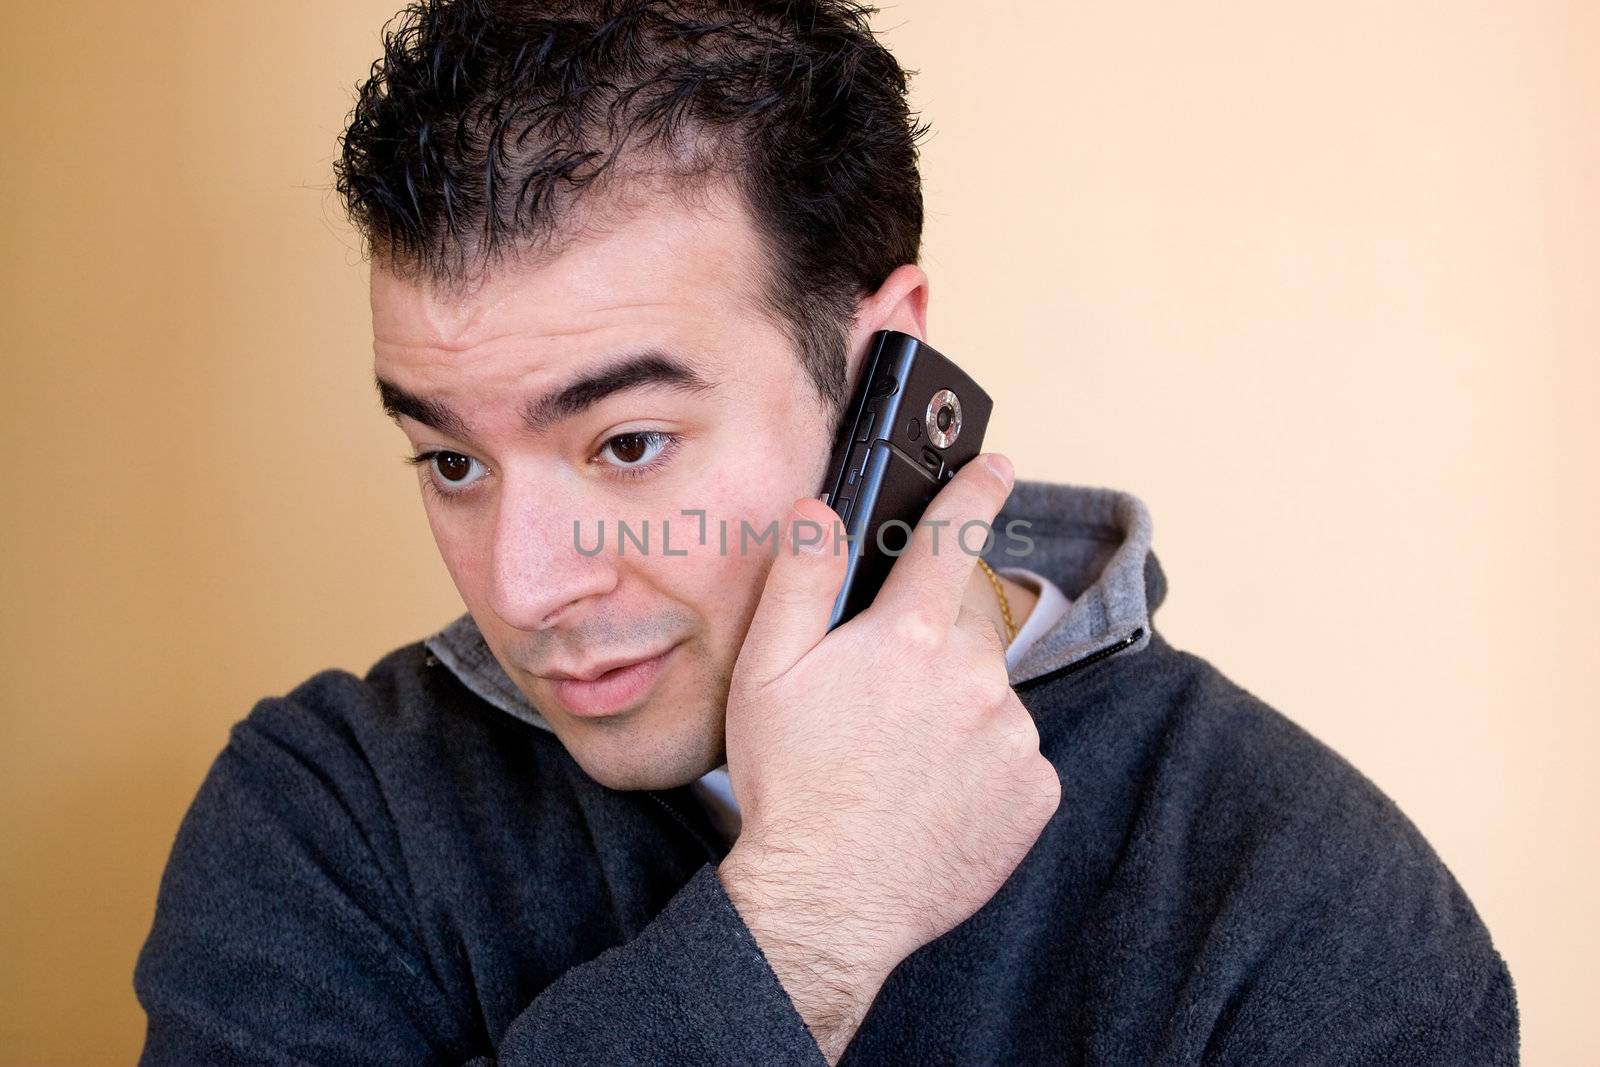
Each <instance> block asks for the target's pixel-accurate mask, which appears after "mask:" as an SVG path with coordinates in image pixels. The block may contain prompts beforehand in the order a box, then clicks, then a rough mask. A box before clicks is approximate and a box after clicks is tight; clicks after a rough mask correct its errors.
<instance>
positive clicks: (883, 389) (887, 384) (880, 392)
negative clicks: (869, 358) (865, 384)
mask: <svg viewBox="0 0 1600 1067" xmlns="http://www.w3.org/2000/svg"><path fill="white" fill-rule="evenodd" d="M899 388H900V383H899V382H897V381H895V379H894V375H892V374H890V373H888V372H887V371H886V372H884V373H883V374H880V375H878V380H877V381H875V382H873V383H872V393H871V395H872V396H873V397H874V398H878V397H885V396H893V395H894V393H895V390H896V389H899Z"/></svg>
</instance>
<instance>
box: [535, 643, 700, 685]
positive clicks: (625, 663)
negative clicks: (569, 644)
mask: <svg viewBox="0 0 1600 1067" xmlns="http://www.w3.org/2000/svg"><path fill="white" fill-rule="evenodd" d="M671 650H672V648H671V646H668V647H667V648H664V649H661V650H659V651H656V652H647V653H646V654H644V655H642V656H612V657H611V658H610V659H603V660H596V661H595V662H594V663H593V664H592V665H590V666H588V667H584V668H581V669H577V670H571V671H544V672H543V673H541V674H540V677H541V678H549V679H550V680H551V681H566V682H592V681H594V680H595V679H597V678H599V677H600V676H601V675H602V674H606V673H608V672H610V671H614V670H617V669H618V668H620V667H630V666H632V665H634V664H636V663H643V662H645V661H646V660H651V659H655V658H656V657H657V656H659V655H661V654H662V653H664V652H670V651H671Z"/></svg>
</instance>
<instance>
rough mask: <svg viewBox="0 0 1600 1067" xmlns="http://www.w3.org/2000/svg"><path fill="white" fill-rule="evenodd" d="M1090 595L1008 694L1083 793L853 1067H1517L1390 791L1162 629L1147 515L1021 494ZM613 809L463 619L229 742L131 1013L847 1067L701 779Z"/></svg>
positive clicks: (1491, 978) (284, 702)
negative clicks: (765, 936) (810, 1023)
mask: <svg viewBox="0 0 1600 1067" xmlns="http://www.w3.org/2000/svg"><path fill="white" fill-rule="evenodd" d="M1013 519H1020V520H1023V521H1025V522H1026V523H1028V524H1029V525H1028V527H1027V528H1026V534H1027V536H1028V537H1029V538H1031V539H1032V541H1033V546H1032V551H1031V552H1029V553H1028V554H1027V555H1026V556H1022V557H1019V556H1015V555H1007V554H1005V553H1006V550H1008V549H1011V550H1015V549H1016V548H1017V547H1018V546H1017V542H1016V541H1014V540H1011V539H998V538H997V539H996V543H995V545H994V549H993V552H992V554H991V555H990V556H989V562H990V563H991V564H993V565H994V566H996V567H997V568H1004V567H1008V566H1023V567H1027V568H1028V569H1030V570H1033V571H1036V572H1038V573H1040V574H1042V575H1044V576H1046V577H1048V578H1049V580H1050V581H1052V582H1054V583H1055V584H1056V585H1058V586H1059V587H1060V588H1061V590H1062V591H1063V592H1064V593H1065V594H1066V596H1067V597H1068V598H1069V600H1070V604H1069V606H1068V608H1067V610H1066V612H1065V614H1063V615H1062V616H1061V618H1060V619H1059V620H1058V621H1057V622H1056V623H1055V625H1054V626H1053V627H1052V628H1051V629H1050V630H1049V631H1048V632H1047V633H1045V634H1044V635H1043V636H1042V637H1040V638H1039V639H1038V640H1036V641H1035V642H1034V644H1033V645H1032V646H1031V647H1030V648H1029V649H1028V650H1027V652H1026V654H1025V655H1023V656H1022V657H1021V659H1020V660H1019V661H1018V662H1017V663H1016V664H1015V665H1014V667H1013V669H1012V671H1011V681H1012V685H1013V687H1014V688H1015V689H1016V691H1017V693H1018V695H1019V697H1020V698H1021V700H1022V702H1023V704H1024V705H1025V706H1026V707H1027V708H1028V710H1029V712H1030V713H1031V714H1032V715H1033V717H1034V720H1035V722H1036V723H1037V725H1038V728H1039V735H1040V747H1041V751H1042V752H1043V753H1044V754H1045V755H1046V756H1047V757H1048V758H1049V759H1050V760H1051V761H1052V762H1053V763H1054V764H1055V765H1056V767H1057V769H1058V770H1059V771H1060V773H1061V776H1062V781H1063V790H1062V803H1061V806H1060V809H1059V810H1058V811H1057V813H1056V815H1055V816H1054V817H1053V818H1052V820H1051V821H1050V823H1049V824H1048V825H1047V826H1046V828H1045V830H1044V832H1043V833H1042V834H1041V836H1040V837H1039V839H1038V841H1037V843H1036V844H1035V845H1034V847H1033V849H1032V851H1030V852H1029V854H1028V855H1027V857H1026V858H1025V859H1024V860H1023V861H1022V863H1021V865H1020V866H1019V867H1018V868H1017V870H1016V871H1015V872H1014V873H1013V875H1012V876H1011V877H1010V878H1009V879H1008V880H1007V882H1006V883H1005V884H1004V885H1003V886H1002V887H1001V889H1000V890H999V892H998V893H996V894H995V896H994V897H993V898H992V899H991V900H990V901H989V902H988V903H987V904H985V905H984V907H983V908H981V909H980V910H979V911H978V912H977V914H975V915H973V916H972V917H971V918H970V919H968V920H967V921H966V922H964V923H962V924H961V925H960V926H958V927H956V928H955V929H954V930H952V931H950V932H949V933H948V934H946V935H944V936H942V937H940V938H938V939H936V940H934V941H933V942H931V943H929V944H928V945H926V946H924V947H923V948H921V949H919V950H918V951H917V952H915V953H913V954H912V955H911V956H909V957H908V958H907V959H905V960H904V961H903V962H902V963H901V964H900V966H899V967H897V968H896V969H895V970H894V972H893V973H892V974H891V975H890V976H889V979H888V981H887V982H886V983H885V984H884V986H883V988H882V989H881V990H880V992H879V993H878V996H877V998H876V1000H875V1001H874V1002H873V1005H872V1007H871V1010H870V1011H869V1013H868V1014H867V1016H866V1018H865V1019H864V1020H863V1022H862V1024H861V1027H860V1029H859V1031H858V1032H857V1034H856V1036H855V1039H854V1040H853V1042H852V1043H851V1044H850V1046H849V1047H848V1048H847V1049H846V1050H845V1053H844V1056H843V1059H842V1060H841V1064H842V1067H853V1065H856V1064H891V1063H895V1064H898V1063H919V1064H921V1063H929V1064H932V1063H939V1064H945V1063H948V1064H973V1063H993V1064H1015V1063H1028V1064H1032V1063H1061V1064H1097V1065H1142V1064H1275V1065H1276V1064H1510V1063H1515V1062H1517V1057H1518V1023H1517V1009H1516V1001H1515V997H1514V994H1513V988H1512V984H1511V979H1510V976H1509V974H1508V973H1507V971H1506V967H1505V964H1504V962H1503V961H1502V959H1501V958H1500V956H1499V954H1498V953H1497V952H1496V951H1495V948H1494V946H1493V944H1492V942H1491V939H1490V937H1489V934H1488V932H1487V931H1486V930H1485V929H1484V926H1483V924H1482V922H1481V921H1480V920H1479V917H1478V915H1477V913H1476V912H1475V910H1474V909H1473V907H1472V905H1471V903H1470V902H1469V901H1468V899H1467V898H1466V896H1465V895H1464V894H1463V892H1462V890H1461V888H1460V886H1459V885H1458V884H1457V883H1456V881H1455V879H1454V878H1453V877H1452V876H1451V875H1450V873H1449V871H1448V870H1447V869H1446V868H1445V867H1444V865H1443V864H1442V863H1441V862H1440V860H1439V858H1438V857H1437V856H1436V855H1435V854H1434V852H1433V851H1432V849H1431V848H1430V847H1429V846H1428V844H1427V842H1426V841H1425V840H1424V839H1423V838H1422V836H1421V835H1420V834H1419V833H1418V832H1417V830H1416V828H1415V827H1414V826H1413V825H1412V824H1411V823H1410V822H1409V821H1408V820H1407V819H1406V818H1405V816H1404V815H1403V814H1401V812H1400V811H1398V810H1397V809H1396V808H1395V806H1394V804H1393V803H1392V802H1391V801H1389V800H1388V799H1387V798H1386V797H1385V796H1384V795H1383V794H1382V793H1381V792H1379V790H1378V789H1377V788H1376V787H1375V786H1374V785H1373V784H1372V783H1371V782H1369V781H1368V780H1367V779H1365V778H1364V777H1362V775H1361V774H1359V773H1358V772H1357V771H1356V770H1354V769H1353V768H1352V767H1351V766H1350V765H1349V764H1348V763H1346V762H1345V761H1344V760H1342V759H1341V758H1340V757H1339V756H1337V755H1336V754H1334V753H1333V752H1331V751H1330V750H1329V749H1327V748H1326V747H1325V746H1323V745H1322V744H1320V743H1319V742H1317V741H1316V740H1314V739H1313V738H1312V737H1310V736H1309V735H1307V734H1306V733H1305V732H1304V731H1303V730H1301V729H1300V728H1298V727H1297V726H1295V725H1294V724H1293V723H1291V722H1290V721H1289V720H1288V719H1286V718H1284V717H1283V716H1282V715H1280V714H1278V713H1277V712H1275V711H1273V710H1272V709H1271V708H1269V707H1267V706H1266V705H1265V704H1263V703H1262V702H1261V701H1260V700H1258V699H1256V698H1255V697H1254V696H1252V695H1251V694H1250V693H1249V692H1247V691H1246V690H1244V689H1242V688H1240V687H1239V686H1238V685H1236V684H1234V683H1233V682H1231V681H1229V680H1228V679H1227V678H1225V677H1224V676H1223V675H1221V674H1220V673H1219V672H1218V671H1217V670H1216V669H1215V668H1214V667H1212V666H1211V665H1210V664H1209V663H1207V662H1206V661H1205V660H1203V659H1200V658H1199V657H1196V656H1194V655H1191V654H1188V653H1185V652H1181V651H1178V650H1176V649H1174V648H1173V647H1172V646H1170V645H1169V644H1167V642H1166V641H1165V640H1164V639H1163V638H1162V637H1161V635H1160V634H1159V633H1157V632H1156V630H1155V629H1154V627H1153V625H1152V621H1151V613H1152V612H1154V611H1155V610H1156V608H1157V607H1158V606H1159V605H1160V603H1161V601H1162V598H1163V597H1164V595H1165V592H1166V581H1165V578H1164V576H1163V573H1162V570H1161V567H1160V566H1159V564H1158V563H1157V562H1156V558H1155V556H1154V554H1153V553H1152V552H1151V550H1150V533H1151V527H1150V518H1149V515H1148V513H1147V511H1146V509H1145V507H1144V505H1143V504H1142V503H1141V502H1140V501H1139V500H1138V499H1137V498H1135V497H1133V496H1131V495H1129V494H1127V493H1123V492H1116V491H1112V490H1105V489H1089V488H1081V487H1074V486H1065V485H1056V484H1050V483H1044V482H1033V481H1026V480H1024V481H1019V482H1018V483H1017V485H1016V487H1015V489H1014V490H1013V492H1012V495H1011V498H1010V499H1009V501H1008V502H1007V504H1006V507H1005V510H1003V511H1002V512H1001V514H1000V516H999V518H998V519H997V520H996V523H995V525H996V527H997V529H1001V528H1004V527H1005V524H1006V523H1008V522H1010V521H1011V520H1013ZM693 785H694V783H686V784H684V785H682V786H679V787H676V788H673V789H665V790H641V791H618V790H613V789H609V788H607V787H604V786H602V785H600V784H599V783H597V782H595V781H594V780H593V779H592V778H590V777H589V776H588V775H587V774H585V773H584V772H583V770H582V769H581V768H580V767H579V766H578V765H577V763H576V761H574V760H573V759H572V757H571V756H570V754H568V753H567V751H566V750H565V748H564V747H563V746H562V745H561V743H560V742H559V740H558V739H557V738H556V737H555V735H554V734H553V733H551V732H550V731H549V730H548V729H547V728H546V727H545V726H544V725H543V723H542V720H541V719H540V717H539V715H538V713H537V711H536V710H535V709H533V708H532V707H530V706H529V705H528V703H527V701H526V700H525V698H524V697H523V696H522V694H521V692H520V691H519V690H518V689H517V688H516V687H515V686H514V685H513V684H512V683H511V681H510V680H509V679H508V678H507V677H506V675H505V674H504V672H503V671H502V670H501V669H500V667H499V665H498V664H497V663H496V661H495V660H494V658H493V656H492V655H491V654H490V653H489V650H488V648H487V646H486V645H485V644H484V642H483V638H482V635H481V634H480V633H479V632H478V630H477V629H476V627H475V626H474V624H473V622H472V620H471V618H470V617H468V616H462V617H461V618H459V619H457V620H456V621H454V622H453V623H451V624H450V625H449V626H448V627H446V628H445V629H443V630H441V631H440V632H439V633H436V634H434V635H433V636H431V637H429V638H428V639H426V640H425V641H418V642H415V643H413V644H410V645H406V646H404V647H402V648H398V649H396V650H394V651H393V652H391V653H389V654H388V655H386V656H384V657H383V658H382V659H380V660H379V661H378V662H377V663H376V664H375V665H374V666H373V667H372V668H371V669H370V670H369V671H368V672H367V673H366V674H365V676H363V677H357V676H355V675H353V674H351V673H349V672H346V671H342V670H333V669H330V670H325V671H322V672H320V673H318V674H316V675H314V676H313V677H311V678H309V679H308V680H306V681H305V682H303V683H301V684H300V685H299V686H298V687H296V688H295V689H294V690H293V691H292V692H290V693H288V694H286V695H284V696H276V697H269V698H266V699H263V700H262V701H260V702H259V703H257V704H256V706H255V707H254V708H253V709H252V710H251V711H250V713H249V715H248V716H247V717H246V718H245V719H244V720H243V721H241V722H239V723H238V724H236V725H235V726H234V727H233V729H232V731H231V732H230V735H229V739H228V743H227V746H226V747H225V748H224V749H223V750H222V752H221V753H220V754H219V755H218V757H217V759H216V761H215V762H214V764H213V765H212V767H211V769H210V771H209V773H208V775H207V777H206V779H205V781H204V783H203V784H202V785H201V787H200V790H199V793H198V795H197V796H196V798H195V800H194V803H193V804H192V806H191V808H190V810H189V812H188V813H187V815H186V816H185V817H184V820H183V823H182V825H181V826H180V828H179V830H178V834H177V838H176V841H175V842H174V845H173V850H172V854H171V857H170V859H169V860H168V864H167V868H166V871H165V873H164V875H163V877H162V880H161V887H160V893H159V898H158V902H157V907H156V914H155V919H154V923H153V925H152V928H151V931H150V934H149V937H148V939H147V940H146V942H145V945H144V948H143V950H142V951H141V953H140V956H139V959H138V963H137V966H136V969H135V973H134V987H135V990H136V992H137V994H138V997H139V1000H140V1003H141V1004H142V1005H143V1006H144V1008H145V1010H146V1012H147V1014H148V1018H149V1030H148V1034H147V1038H146V1044H145V1048H144V1055H143V1058H142V1061H141V1062H143V1063H147V1064H156V1063H162V1064H164V1063H173V1064H179V1063H182V1064H192V1063H216V1062H226V1063H273V1064H289V1063H297V1064H303V1063H341V1064H342V1063H361V1064H365V1063H372V1064H379V1063H382V1064H395V1063H429V1064H464V1063H473V1064H491V1063H498V1064H506V1065H513V1064H514V1065H522V1064H535V1063H539V1064H545V1063H593V1064H635V1063H636V1064H691V1063H693V1064H706V1063H725V1064H756V1063H759V1064H780V1063H793V1064H810V1065H816V1064H821V1063H823V1062H824V1060H823V1058H822V1055H821V1053H820V1050H819V1049H818V1047H817V1044H816V1042H815V1040H814V1039H813V1038H812V1036H811V1034H810V1031H809V1030H807V1028H806V1026H805V1024H804V1022H803V1021H802V1020H801V1018H800V1016H799V1014H798V1013H797V1012H796V1011H795V1008H794V1005H793V1003H792V1002H791V1001H790V1000H789V998H788V996H787V994H786V993H785V991H784V989H783V986H782V985H781V983H780V982H779V981H778V979H777V977H776V975H775V974H774V973H773V971H772V969H771V967H770V966H769V965H768V963H767V961H766V958H765V957H764V956H763V955H762V953H761V949H760V946H759V945H758V944H757V942H756V940H755V938H754V937H753V936H752V935H751V933H750V931H749V929H748V928H747V927H746V926H745V925H744V923H743V922H742V920H741V919H740V916H739V913H738V911H737V909H736V908H735V907H734V906H733V904H732V902H731V901H730V900H729V898H728V896H727V894H726V892H725V891H724V890H723V887H722V883H721V881H720V880H719V879H718V877H717V869H716V865H717V863H718V862H719V861H720V860H721V858H722V857H723V856H724V855H726V853H727V849H728V844H727V841H726V840H725V839H724V838H723V837H721V836H720V835H719V834H718V833H717V829H716V826H715V825H714V823H713V820H712V818H711V816H710V813H709V812H708V811H707V809H706V807H705V805H704V804H703V803H702V802H701V799H700V797H699V795H697V793H696V791H695V789H694V788H693Z"/></svg>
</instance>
